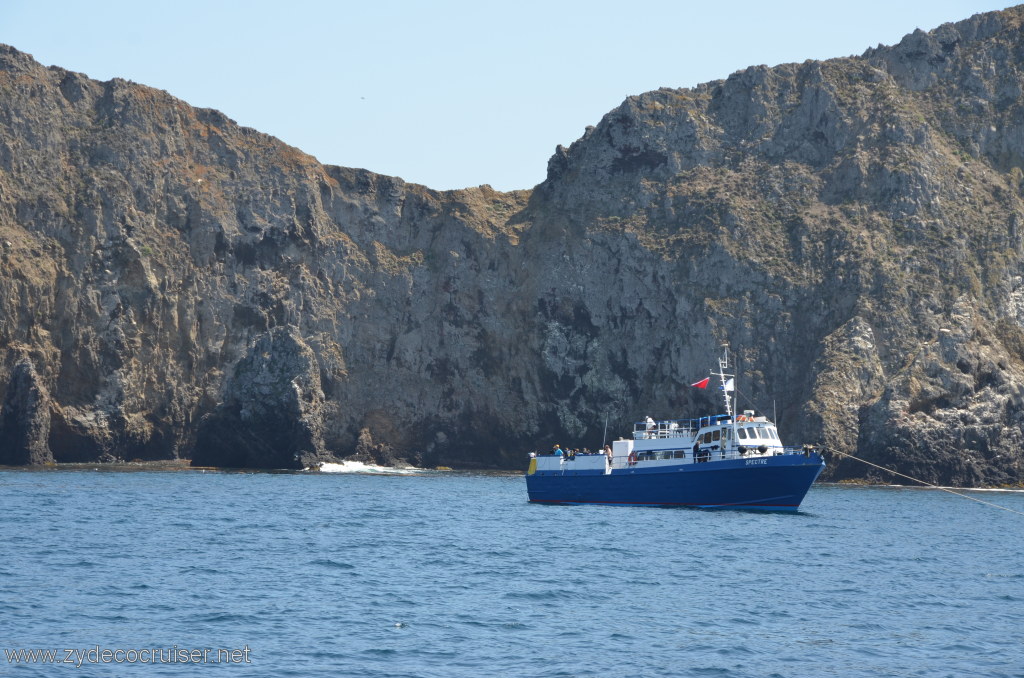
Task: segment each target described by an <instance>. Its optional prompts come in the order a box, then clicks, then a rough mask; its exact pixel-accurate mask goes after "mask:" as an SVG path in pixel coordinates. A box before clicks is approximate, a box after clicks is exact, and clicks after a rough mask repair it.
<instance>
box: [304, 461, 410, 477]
mask: <svg viewBox="0 0 1024 678" xmlns="http://www.w3.org/2000/svg"><path fill="white" fill-rule="evenodd" d="M426 471H427V469H422V468H416V467H414V466H406V467H404V468H396V467H394V466H376V465H374V464H364V463H363V462H361V461H343V462H340V463H338V464H321V465H320V472H321V473H372V474H386V475H412V474H416V473H425V472H426Z"/></svg>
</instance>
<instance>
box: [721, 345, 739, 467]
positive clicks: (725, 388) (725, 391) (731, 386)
mask: <svg viewBox="0 0 1024 678" xmlns="http://www.w3.org/2000/svg"><path fill="white" fill-rule="evenodd" d="M727 369H729V344H722V357H721V358H719V359H718V379H719V381H721V382H722V397H723V398H725V413H726V415H728V417H729V425H730V426H732V440H730V441H729V445H730V447H732V448H734V449H735V447H736V416H735V414H734V413H733V409H734V408H733V399H732V396H731V395H729V392H730V391H735V390H736V382H735V381H734V379H735V375H732V374H726V373H725V371H726V370H727ZM727 378H728V381H726V379H727ZM729 382H732V383H729ZM722 451H723V452H724V451H725V449H724V446H723V450H722Z"/></svg>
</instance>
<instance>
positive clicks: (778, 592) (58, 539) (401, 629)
mask: <svg viewBox="0 0 1024 678" xmlns="http://www.w3.org/2000/svg"><path fill="white" fill-rule="evenodd" d="M971 496H974V497H977V498H980V499H982V500H984V501H989V502H993V503H998V504H1001V505H1003V506H1006V507H1008V508H1012V509H1014V510H1016V511H1020V512H1024V494H1021V493H1011V492H1006V493H1001V492H985V493H982V492H978V493H972V494H971ZM1022 538H1024V516H1022V515H1018V514H1013V513H1009V512H1006V511H1000V510H996V509H994V508H991V507H988V506H985V505H982V504H978V503H976V502H972V501H968V500H965V499H962V498H960V497H956V496H953V495H950V494H948V493H944V492H940V491H936V490H923V489H899V488H877V487H849V486H835V485H817V486H815V487H813V488H812V489H811V491H810V493H809V494H808V496H807V498H806V500H805V502H804V505H803V508H802V509H801V510H800V511H799V512H797V513H795V514H772V513H751V512H740V511H703V510H694V509H657V508H632V507H602V506H577V507H564V506H545V505H532V504H529V503H528V502H527V501H526V488H525V483H524V480H523V478H522V477H520V476H508V475H487V474H469V473H458V472H424V473H406V474H379V475H378V474H354V473H319V474H317V473H295V474H272V473H222V472H199V471H177V472H172V471H163V472H160V471H139V472H114V471H104V470H87V469H79V470H63V469H60V470H47V471H24V470H4V471H0V549H2V551H0V553H2V558H0V645H2V646H3V650H4V655H3V657H0V676H75V677H76V678H80V677H91V676H132V675H146V676H150V675H155V676H171V675H173V676H182V675H204V676H205V675H209V676H231V677H242V676H260V677H267V676H270V677H273V676H353V677H356V676H358V677H359V678H367V677H376V676H379V677H384V676H387V677H392V676H408V677H437V678H451V677H460V676H465V677H473V678H477V677H480V676H547V677H552V678H554V677H566V678H568V677H580V678H583V677H590V676H601V677H604V676H607V677H614V678H621V677H625V676H643V677H647V676H723V677H741V676H742V677H748V676H749V677H757V678H765V677H769V676H786V677H805V676H814V677H820V676H927V677H928V678H935V677H937V676H955V677H957V678H960V677H962V676H1016V677H1021V676H1024V553H1022V550H1021V546H1022V544H1024V539H1022ZM35 650H39V651H49V652H50V653H51V654H50V656H49V658H47V656H46V655H44V654H36V655H27V654H25V653H26V652H28V651H35ZM69 651H70V652H69ZM204 652H205V653H206V654H205V656H204V655H203V653H204ZM18 653H20V654H18ZM218 653H219V654H218ZM104 659H105V660H106V661H104ZM215 659H220V662H219V663H215V661H214V660H215Z"/></svg>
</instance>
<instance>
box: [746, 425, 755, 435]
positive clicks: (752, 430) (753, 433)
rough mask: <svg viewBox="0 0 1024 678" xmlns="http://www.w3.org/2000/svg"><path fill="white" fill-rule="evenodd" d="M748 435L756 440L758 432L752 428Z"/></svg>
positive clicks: (749, 429) (748, 430)
mask: <svg viewBox="0 0 1024 678" xmlns="http://www.w3.org/2000/svg"><path fill="white" fill-rule="evenodd" d="M747 435H748V436H750V437H751V438H756V437H757V431H756V430H754V427H753V426H751V427H750V428H748V429H747Z"/></svg>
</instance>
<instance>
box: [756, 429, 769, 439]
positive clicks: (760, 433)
mask: <svg viewBox="0 0 1024 678" xmlns="http://www.w3.org/2000/svg"><path fill="white" fill-rule="evenodd" d="M757 435H758V437H760V438H764V439H766V440H768V439H769V437H768V431H766V430H765V428H764V426H758V427H757Z"/></svg>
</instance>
